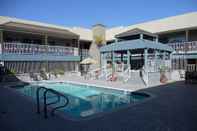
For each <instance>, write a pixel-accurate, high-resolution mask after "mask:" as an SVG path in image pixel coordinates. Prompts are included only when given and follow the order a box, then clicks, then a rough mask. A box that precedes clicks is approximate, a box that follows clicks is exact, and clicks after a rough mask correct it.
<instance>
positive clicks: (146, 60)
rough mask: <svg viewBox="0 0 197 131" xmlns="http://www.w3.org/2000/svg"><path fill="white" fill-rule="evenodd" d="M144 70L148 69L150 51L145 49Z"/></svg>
mask: <svg viewBox="0 0 197 131" xmlns="http://www.w3.org/2000/svg"><path fill="white" fill-rule="evenodd" d="M144 69H145V70H146V71H147V69H148V49H144Z"/></svg>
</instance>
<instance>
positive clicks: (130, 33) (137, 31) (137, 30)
mask: <svg viewBox="0 0 197 131" xmlns="http://www.w3.org/2000/svg"><path fill="white" fill-rule="evenodd" d="M138 34H144V35H148V36H152V37H157V35H155V34H153V33H151V32H148V31H145V30H142V29H140V28H134V29H131V30H128V31H126V32H123V33H120V34H117V35H116V36H115V37H116V38H121V37H126V36H133V35H138Z"/></svg>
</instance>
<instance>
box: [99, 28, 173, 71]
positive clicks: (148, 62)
mask: <svg viewBox="0 0 197 131" xmlns="http://www.w3.org/2000/svg"><path fill="white" fill-rule="evenodd" d="M172 52H173V49H172V48H171V47H169V46H168V45H165V44H162V43H159V42H158V37H157V36H156V35H154V34H152V33H149V32H146V31H144V30H141V29H133V30H130V31H127V32H124V33H121V34H119V35H117V36H116V42H115V43H112V44H109V45H106V46H103V47H101V48H100V53H101V67H102V69H105V68H106V67H107V64H109V63H110V64H111V65H112V67H113V68H112V69H113V71H114V72H116V71H117V68H118V65H119V64H120V63H121V64H122V65H123V67H122V71H125V70H127V69H128V70H143V71H144V72H159V70H160V68H161V66H165V67H167V68H169V69H170V68H171V54H172Z"/></svg>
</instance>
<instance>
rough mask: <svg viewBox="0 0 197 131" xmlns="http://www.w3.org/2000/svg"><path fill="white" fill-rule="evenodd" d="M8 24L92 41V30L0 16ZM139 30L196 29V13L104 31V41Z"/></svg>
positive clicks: (154, 31) (157, 32)
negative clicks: (51, 30) (43, 29)
mask: <svg viewBox="0 0 197 131" xmlns="http://www.w3.org/2000/svg"><path fill="white" fill-rule="evenodd" d="M10 22H12V23H13V22H15V23H20V24H27V25H32V26H40V27H43V28H52V29H56V30H64V31H70V32H71V33H74V34H75V35H79V36H80V39H81V40H87V41H91V40H92V39H93V37H92V36H93V35H92V30H91V29H87V28H81V27H64V26H58V25H53V24H47V23H41V22H35V21H30V20H22V19H17V18H11V17H5V16H0V25H4V24H8V23H10ZM135 28H140V29H142V30H145V31H148V32H151V33H154V34H161V33H166V32H172V31H176V30H183V29H193V28H197V12H190V13H186V14H182V15H177V16H172V17H167V18H163V19H159V20H153V21H148V22H144V23H139V24H134V25H130V26H120V27H113V28H110V29H106V40H107V41H110V40H113V39H115V36H116V35H118V34H121V33H124V32H128V31H129V30H132V29H135Z"/></svg>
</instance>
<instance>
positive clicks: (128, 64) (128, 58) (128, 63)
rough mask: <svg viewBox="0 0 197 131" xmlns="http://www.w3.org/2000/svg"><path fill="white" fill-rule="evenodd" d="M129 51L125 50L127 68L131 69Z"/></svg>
mask: <svg viewBox="0 0 197 131" xmlns="http://www.w3.org/2000/svg"><path fill="white" fill-rule="evenodd" d="M130 56H131V52H130V50H127V68H129V69H131V60H130Z"/></svg>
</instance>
